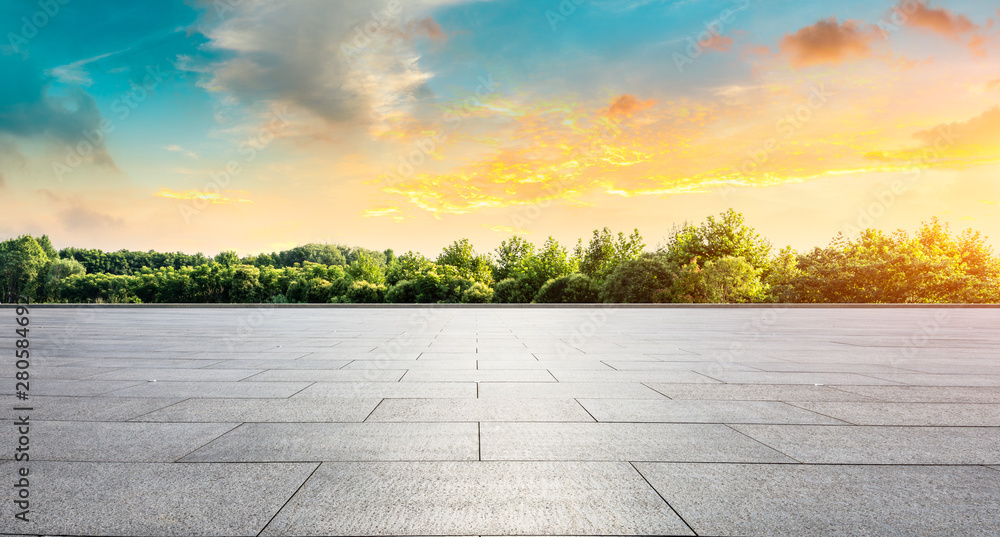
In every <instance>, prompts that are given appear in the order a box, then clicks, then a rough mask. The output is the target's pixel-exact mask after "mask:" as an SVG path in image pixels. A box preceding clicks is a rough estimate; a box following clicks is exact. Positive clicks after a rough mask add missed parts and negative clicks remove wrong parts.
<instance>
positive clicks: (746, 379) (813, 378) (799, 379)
mask: <svg viewBox="0 0 1000 537" xmlns="http://www.w3.org/2000/svg"><path fill="white" fill-rule="evenodd" d="M711 376H712V378H714V379H716V380H719V381H722V382H726V383H729V384H814V385H815V384H823V385H835V384H843V385H848V386H867V385H874V386H877V385H886V384H888V385H893V384H900V382H896V381H892V380H889V379H884V378H876V377H873V376H867V375H858V374H854V373H786V372H770V371H761V372H744V371H714V372H712V375H711Z"/></svg>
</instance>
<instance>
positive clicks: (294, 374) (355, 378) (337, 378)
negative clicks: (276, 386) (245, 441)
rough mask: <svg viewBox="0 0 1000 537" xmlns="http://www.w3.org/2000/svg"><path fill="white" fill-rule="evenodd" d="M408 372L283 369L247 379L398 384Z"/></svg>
mask: <svg viewBox="0 0 1000 537" xmlns="http://www.w3.org/2000/svg"><path fill="white" fill-rule="evenodd" d="M404 373H406V370H398V369H386V370H378V369H365V370H359V369H354V370H346V369H335V370H333V371H330V370H322V369H321V370H315V369H283V370H270V371H264V372H263V373H261V374H259V375H254V376H253V377H251V378H249V379H247V380H250V381H253V382H274V381H280V382H294V381H301V382H396V381H398V380H399V379H400V378H402V376H403V374H404Z"/></svg>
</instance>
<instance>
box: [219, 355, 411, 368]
mask: <svg viewBox="0 0 1000 537" xmlns="http://www.w3.org/2000/svg"><path fill="white" fill-rule="evenodd" d="M349 363H351V360H310V359H309V357H308V356H306V357H305V358H299V359H297V360H280V359H279V360H223V361H221V362H217V363H214V364H212V365H210V366H208V367H206V368H205V369H258V370H260V369H340V368H342V367H344V366H345V365H347V364H349ZM399 369H406V368H405V367H403V368H399Z"/></svg>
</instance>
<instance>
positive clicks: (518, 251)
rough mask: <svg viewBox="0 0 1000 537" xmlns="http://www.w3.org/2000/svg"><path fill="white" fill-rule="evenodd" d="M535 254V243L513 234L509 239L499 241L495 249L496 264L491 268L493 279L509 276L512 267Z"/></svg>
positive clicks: (499, 279) (498, 279) (497, 279)
mask: <svg viewBox="0 0 1000 537" xmlns="http://www.w3.org/2000/svg"><path fill="white" fill-rule="evenodd" d="M534 254H535V245H534V244H531V243H530V242H528V241H526V240H524V239H522V238H521V237H518V236H517V235H514V236H512V237H511V238H510V240H506V241H503V242H501V243H500V246H498V247H497V249H496V264H495V265H494V269H493V281H497V282H499V281H501V280H506V279H507V278H510V277H511V276H512V275H513V274H512V272H513V271H514V268H515V267H517V266H518V265H520V264H521V262H522V261H524V260H525V259H528V258H530V257H532V256H533V255H534Z"/></svg>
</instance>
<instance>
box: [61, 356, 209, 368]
mask: <svg viewBox="0 0 1000 537" xmlns="http://www.w3.org/2000/svg"><path fill="white" fill-rule="evenodd" d="M217 363H219V360H185V359H181V358H178V359H171V360H156V359H150V358H141V357H139V356H137V357H136V358H89V359H83V360H77V361H76V362H73V366H74V367H100V368H105V372H108V371H111V370H113V369H121V368H131V367H144V368H148V369H168V368H175V367H176V368H179V369H200V368H203V367H208V366H211V365H213V364H217Z"/></svg>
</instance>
